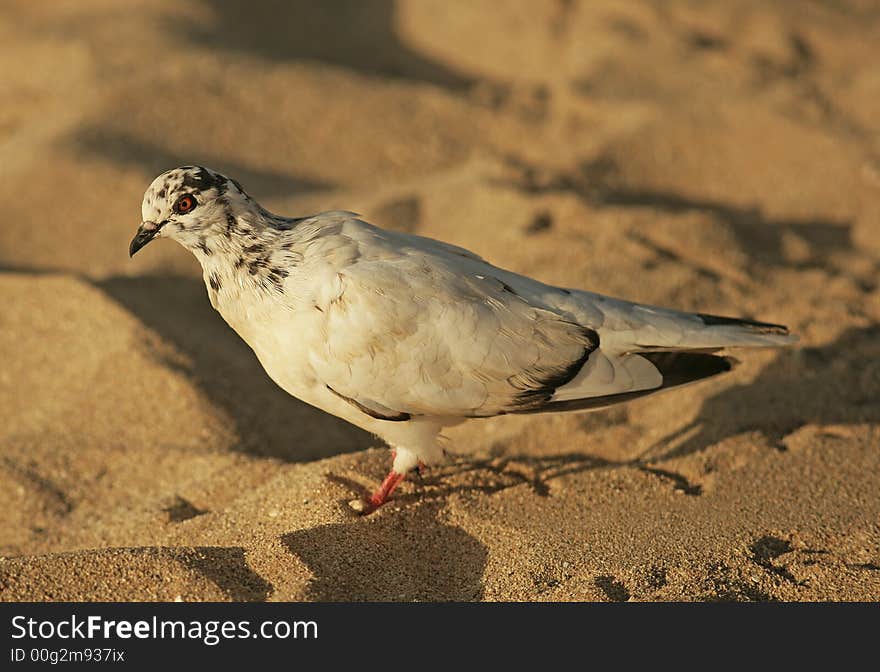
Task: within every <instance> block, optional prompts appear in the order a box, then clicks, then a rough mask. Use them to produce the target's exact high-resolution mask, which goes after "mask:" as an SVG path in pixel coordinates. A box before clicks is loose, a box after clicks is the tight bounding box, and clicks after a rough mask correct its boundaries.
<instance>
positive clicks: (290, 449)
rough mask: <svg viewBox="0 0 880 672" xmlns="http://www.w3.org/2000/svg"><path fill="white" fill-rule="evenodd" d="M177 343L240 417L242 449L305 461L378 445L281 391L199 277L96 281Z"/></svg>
mask: <svg viewBox="0 0 880 672" xmlns="http://www.w3.org/2000/svg"><path fill="white" fill-rule="evenodd" d="M94 284H95V285H96V286H97V287H98V288H99V289H101V290H102V291H104V292H105V293H106V294H107V295H109V296H110V297H111V298H112V299H113V300H114V301H116V302H118V303H119V304H121V305H122V306H123V307H125V308H126V309H127V310H128V311H130V312H131V313H133V314H134V315H136V316H137V317H138V319H140V320H141V322H143V324H144V325H146V326H147V327H149V328H150V329H152V330H154V331H155V332H157V333H158V334H159V335H160V336H161V337H162V338H163V339H165V340H167V341H168V342H169V343H171V344H173V345H174V347H175V348H177V349H178V350H179V351H180V352H181V353H182V354H183V355H184V356H185V359H186V361H187V364H183V365H181V364H180V363H178V362H174V361H169V362H165V364H166V365H168V366H171V367H175V368H179V367H181V366H185V367H186V374H187V375H188V376H189V377H190V378H191V379H192V380H193V381H194V382H195V383H196V384H197V385H198V386H199V388H200V389H201V390H202V391H203V392H204V394H205V395H207V397H208V398H209V399H210V400H211V401H212V402H213V403H215V404H216V405H217V406H218V407H219V408H221V409H223V411H225V412H226V413H227V414H228V415H229V416H230V417H231V418H232V419H233V421H234V422H235V425H236V429H237V433H238V435H239V436H240V439H241V441H240V444H239V445H238V446H237V447H236V448H237V450H240V451H242V452H245V453H248V454H252V455H257V456H261V457H274V458H277V459H281V460H284V461H288V462H305V461H311V460H317V459H321V458H325V457H330V456H332V455H336V454H339V453H345V452H355V451H359V450H364V449H366V448H368V447H370V446H372V445H375V444H376V441H375V439H373V438H372V437H371V436H370V435H369V434H367V433H366V432H364V431H362V430H360V429H358V428H356V427H354V426H353V425H350V424H349V423H347V422H344V421H343V420H339V419H337V418H335V417H333V416H331V415H328V414H326V413H324V412H323V411H320V410H318V409H316V408H313V407H312V406H309V405H307V404H305V403H303V402H301V401H299V400H297V399H295V398H293V397H291V396H290V395H289V394H287V392H285V391H283V390H282V389H281V388H279V387H278V386H277V385H276V384H275V383H274V382H272V380H271V379H270V378H269V377H268V376H267V375H266V372H265V371H264V370H263V368H262V366H261V365H260V363H259V362H258V361H257V358H256V356H255V355H254V353H253V351H251V349H250V348H249V347H248V346H247V345H246V344H245V343H244V341H242V340H241V339H240V338H239V337H238V335H237V334H235V333H234V332H233V331H232V330H231V329H230V328H229V327H228V326H227V325H226V323H224V322H223V320H222V318H221V317H220V316H219V315H218V314H217V313H216V312H215V311H214V310H213V309H212V308H211V305H210V304H209V302H208V300H207V297H206V295H205V287H204V283H203V282H202V280H201V279H195V278H186V277H179V276H140V277H137V278H127V277H112V278H109V279H106V280H100V281H96V282H95V283H94Z"/></svg>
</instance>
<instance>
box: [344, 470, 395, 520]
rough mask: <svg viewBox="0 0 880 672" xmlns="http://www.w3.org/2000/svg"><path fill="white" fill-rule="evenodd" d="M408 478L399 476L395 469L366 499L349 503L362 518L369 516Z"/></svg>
mask: <svg viewBox="0 0 880 672" xmlns="http://www.w3.org/2000/svg"><path fill="white" fill-rule="evenodd" d="M404 478H406V474H398V473H397V472H396V471H394V469H392V470H391V471H389V472H388V475H387V476H386V477H385V480H384V481H382V485H380V486H379V489H378V490H376V492H374V493H373V494H372V495H370V496H369V497H368V498H366V499H356V500H354V501H352V502H349V506H351V508H352V509H354V510H355V511H356V512H357V513H359V514H360V515H362V516H368V515H370V514H371V513H373V511H375V510H376V509H378V508H379V507H380V506H382V505H383V504H384V503H385V502H387V501H388V499H389V498H390V497H391V494H392V493H393V492H394V490H395V489H396V488H397V486H398V485H400V483H401V481H403V479H404Z"/></svg>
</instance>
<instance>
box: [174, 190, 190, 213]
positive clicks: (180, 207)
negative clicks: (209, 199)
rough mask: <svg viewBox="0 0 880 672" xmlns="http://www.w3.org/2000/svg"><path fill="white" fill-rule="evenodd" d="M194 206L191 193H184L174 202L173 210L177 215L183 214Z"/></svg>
mask: <svg viewBox="0 0 880 672" xmlns="http://www.w3.org/2000/svg"><path fill="white" fill-rule="evenodd" d="M195 207H196V199H195V198H194V197H193V195H192V194H184V195H183V196H181V197H180V198H178V199H177V201H176V202H175V203H174V208H173V210H174V212H176V213H177V214H178V215H185V214H186V213H188V212H190V211H191V210H193V209H194V208H195Z"/></svg>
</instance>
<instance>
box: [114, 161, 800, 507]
mask: <svg viewBox="0 0 880 672" xmlns="http://www.w3.org/2000/svg"><path fill="white" fill-rule="evenodd" d="M142 214H143V222H142V224H141V225H140V228H139V229H138V231H137V234H136V236H135V237H134V239H133V240H132V242H131V247H130V250H129V252H130V254H131V255H134V254H135V252H137V251H138V250H139V249H141V248H142V247H143V246H144V245H146V244H147V243H148V242H150V241H151V240H153V239H154V238H172V239H174V240H176V241H177V242H178V243H180V244H181V245H183V246H184V247H185V248H187V249H189V250H190V251H191V252H192V253H193V254H194V255H195V256H196V258H197V259H198V260H199V263H201V265H202V270H203V272H204V278H205V284H206V286H207V288H208V296H209V297H210V300H211V304H212V305H213V306H214V308H215V309H216V310H217V311H218V312H219V313H220V314H221V315H222V316H223V319H225V320H226V322H227V323H228V324H229V326H231V327H232V328H233V329H234V330H235V331H236V332H237V333H238V334H239V336H241V338H243V339H244V340H245V342H246V343H247V344H248V345H250V347H251V348H253V350H254V352H255V353H256V355H257V357H258V359H259V360H260V362H261V364H262V365H263V367H264V368H265V370H266V372H267V373H268V374H269V376H270V377H271V378H272V380H274V381H275V382H276V383H277V384H278V385H279V386H281V387H282V388H283V389H284V390H286V391H287V392H288V393H290V394H291V395H293V396H295V397H297V398H298V399H301V400H302V401H305V402H306V403H309V404H311V405H313V406H316V407H318V408H320V409H322V410H324V411H326V412H328V413H331V414H333V415H336V416H338V417H340V418H343V419H345V420H347V421H348V422H350V423H352V424H354V425H357V426H358V427H361V428H363V429H365V430H367V431H368V432H371V433H373V434H376V435H377V436H379V437H381V438H382V439H383V440H385V441H386V442H387V443H388V444H389V445H390V446H391V447H392V448H393V450H394V458H393V464H392V468H391V471H390V473H389V474H388V476H387V477H386V478H385V480H384V481H383V483H382V484H381V486H380V487H379V489H378V490H376V492H375V493H374V494H373V495H372V496H371V497H370V498H369V499H368V500H366V501H365V502H364V503H363V505H362V506H361V507H360V508H361V510H363V511H365V512H369V511H372V510H374V509H375V508H377V507H378V506H380V505H381V504H383V503H384V502H385V501H386V500H387V499H388V498H389V496H390V495H391V493H392V492H393V490H394V489H395V487H396V486H397V485H398V484H399V483H400V481H401V480H403V478H404V477H405V475H406V474H407V473H408V472H409V471H410V470H412V469H414V468H416V467H417V466H418V465H420V464H424V465H432V464H436V463H437V462H438V461H440V460H442V458H443V455H444V451H443V448H442V444H441V439H440V434H441V430H442V429H443V428H444V427H448V426H452V425H456V424H459V423H461V422H462V421H464V420H465V419H467V418H486V417H491V416H496V415H503V414H506V413H544V412H554V411H585V410H594V409H597V408H604V407H606V406H609V405H611V404H616V403H618V402H623V401H628V400H630V399H634V398H637V397H642V396H644V395H647V394H652V393H654V392H658V391H661V390H666V389H669V388H673V387H677V386H679V385H684V384H686V383H691V382H694V381H697V380H702V379H704V378H708V377H710V376H714V375H716V374H719V373H722V372H725V371H728V370H730V369H731V367H732V365H733V364H734V363H735V360H732V359H730V358H728V357H723V356H720V355H717V354H713V353H715V352H716V351H718V350H720V349H722V348H726V347H778V346H784V345H788V344H790V343H792V342H793V341H794V340H795V337H794V336H790V335H789V333H788V329H787V328H786V327H783V326H780V325H776V324H767V323H764V322H754V321H751V320H739V319H732V318H726V317H716V316H712V315H704V314H692V313H684V312H678V311H674V310H669V309H666V308H658V307H655V306H649V305H644V304H638V303H631V302H628V301H622V300H619V299H613V298H609V297H606V296H602V295H600V294H594V293H592V292H586V291H581V290H576V289H563V288H560V287H553V286H551V285H545V284H544V283H542V282H538V281H537V280H533V279H531V278H527V277H525V276H522V275H518V274H516V273H512V272H510V271H505V270H503V269H500V268H497V267H495V266H492V265H491V264H489V263H488V262H486V261H484V260H483V259H481V258H480V257H478V256H477V255H476V254H473V253H472V252H469V251H467V250H465V249H462V248H460V247H455V246H454V245H449V244H447V243H442V242H439V241H436V240H432V239H430V238H423V237H421V236H415V235H411V234H407V233H398V232H394V231H386V230H383V229H380V228H378V227H376V226H373V225H371V224H368V223H366V222H364V221H362V220H361V219H359V218H358V216H357V215H356V214H354V213H351V212H342V211H333V212H323V213H320V214H317V215H313V216H311V217H298V218H288V217H280V216H278V215H275V214H272V213H270V212H269V211H267V210H266V209H265V208H263V207H262V206H261V205H260V204H259V203H257V202H256V201H255V200H254V199H253V198H251V197H250V196H249V195H248V194H247V193H245V191H244V189H242V187H241V185H239V183H238V182H236V181H235V180H233V179H230V178H227V177H224V176H223V175H221V174H219V173H217V172H215V171H213V170H209V169H207V168H203V167H200V166H184V167H181V168H176V169H174V170H170V171H168V172H165V173H163V174H162V175H160V176H159V177H157V178H156V179H155V180H154V181H153V183H152V184H151V185H150V186H149V188H148V189H147V191H146V193H145V194H144V200H143V205H142Z"/></svg>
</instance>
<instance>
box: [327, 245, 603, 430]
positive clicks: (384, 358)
mask: <svg viewBox="0 0 880 672" xmlns="http://www.w3.org/2000/svg"><path fill="white" fill-rule="evenodd" d="M374 256H375V255H374ZM463 260H467V261H470V262H475V263H479V264H480V265H481V266H480V267H478V268H481V270H482V267H483V266H484V267H485V269H486V270H485V271H484V272H482V273H478V272H475V271H474V269H473V268H468V264H462V263H460V262H462V261H463ZM490 269H491V267H490V266H488V265H486V264H485V263H484V262H479V260H478V259H477V258H476V257H471V256H467V257H464V256H461V255H460V254H459V253H458V252H457V251H456V249H455V248H453V250H451V251H447V250H446V249H444V248H442V247H433V249H420V250H417V251H416V250H397V251H395V252H389V253H388V254H386V255H385V256H383V257H382V258H370V255H368V254H364V255H361V256H359V257H358V258H357V259H356V260H355V261H354V262H353V263H351V264H349V265H348V266H346V267H345V268H342V269H340V270H339V271H338V272H337V274H336V279H335V283H334V284H335V286H336V290H335V291H334V292H333V295H332V296H330V297H327V298H326V299H325V300H324V302H323V304H322V305H321V306H320V309H321V311H322V313H323V315H322V318H321V319H322V320H323V328H324V331H323V334H322V335H323V337H324V340H323V343H322V346H321V347H320V348H315V349H313V350H312V351H311V355H310V357H311V364H312V366H313V368H314V370H315V372H316V373H317V374H318V375H319V376H320V377H321V379H322V380H323V382H324V383H325V384H326V385H327V386H328V387H329V388H330V389H331V390H332V391H333V392H335V393H336V394H337V395H339V396H341V397H343V398H345V399H347V400H349V401H351V402H352V403H354V404H355V405H357V406H358V407H360V408H361V410H364V412H367V413H369V414H371V415H374V416H376V417H384V418H386V419H396V418H400V417H403V416H404V415H434V416H475V417H476V416H490V415H496V414H499V413H509V412H515V411H518V410H522V409H527V408H536V407H538V406H540V405H541V404H543V403H546V401H547V400H549V399H550V398H551V397H552V395H553V393H554V392H555V390H556V389H557V388H558V387H560V386H562V385H564V384H565V383H566V382H568V381H569V380H571V379H572V378H574V376H575V375H577V373H578V371H580V369H581V368H582V367H583V365H584V363H585V362H586V361H587V359H588V358H589V356H590V353H591V352H593V351H594V350H595V349H596V348H597V347H598V345H599V343H598V336H597V335H596V333H595V332H594V331H593V330H591V329H589V328H588V327H585V326H584V325H581V324H578V323H577V322H574V321H572V320H570V319H568V318H567V317H566V316H564V315H563V314H561V313H560V312H559V311H554V310H552V309H550V308H549V307H545V306H541V305H537V304H536V303H534V302H530V301H529V300H527V299H526V298H524V297H522V296H520V295H518V294H517V293H516V292H515V291H514V290H513V289H512V288H511V287H509V286H508V285H506V284H505V283H504V282H502V281H500V280H499V279H498V278H496V277H494V276H493V275H491V274H490V272H489V270H490Z"/></svg>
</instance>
